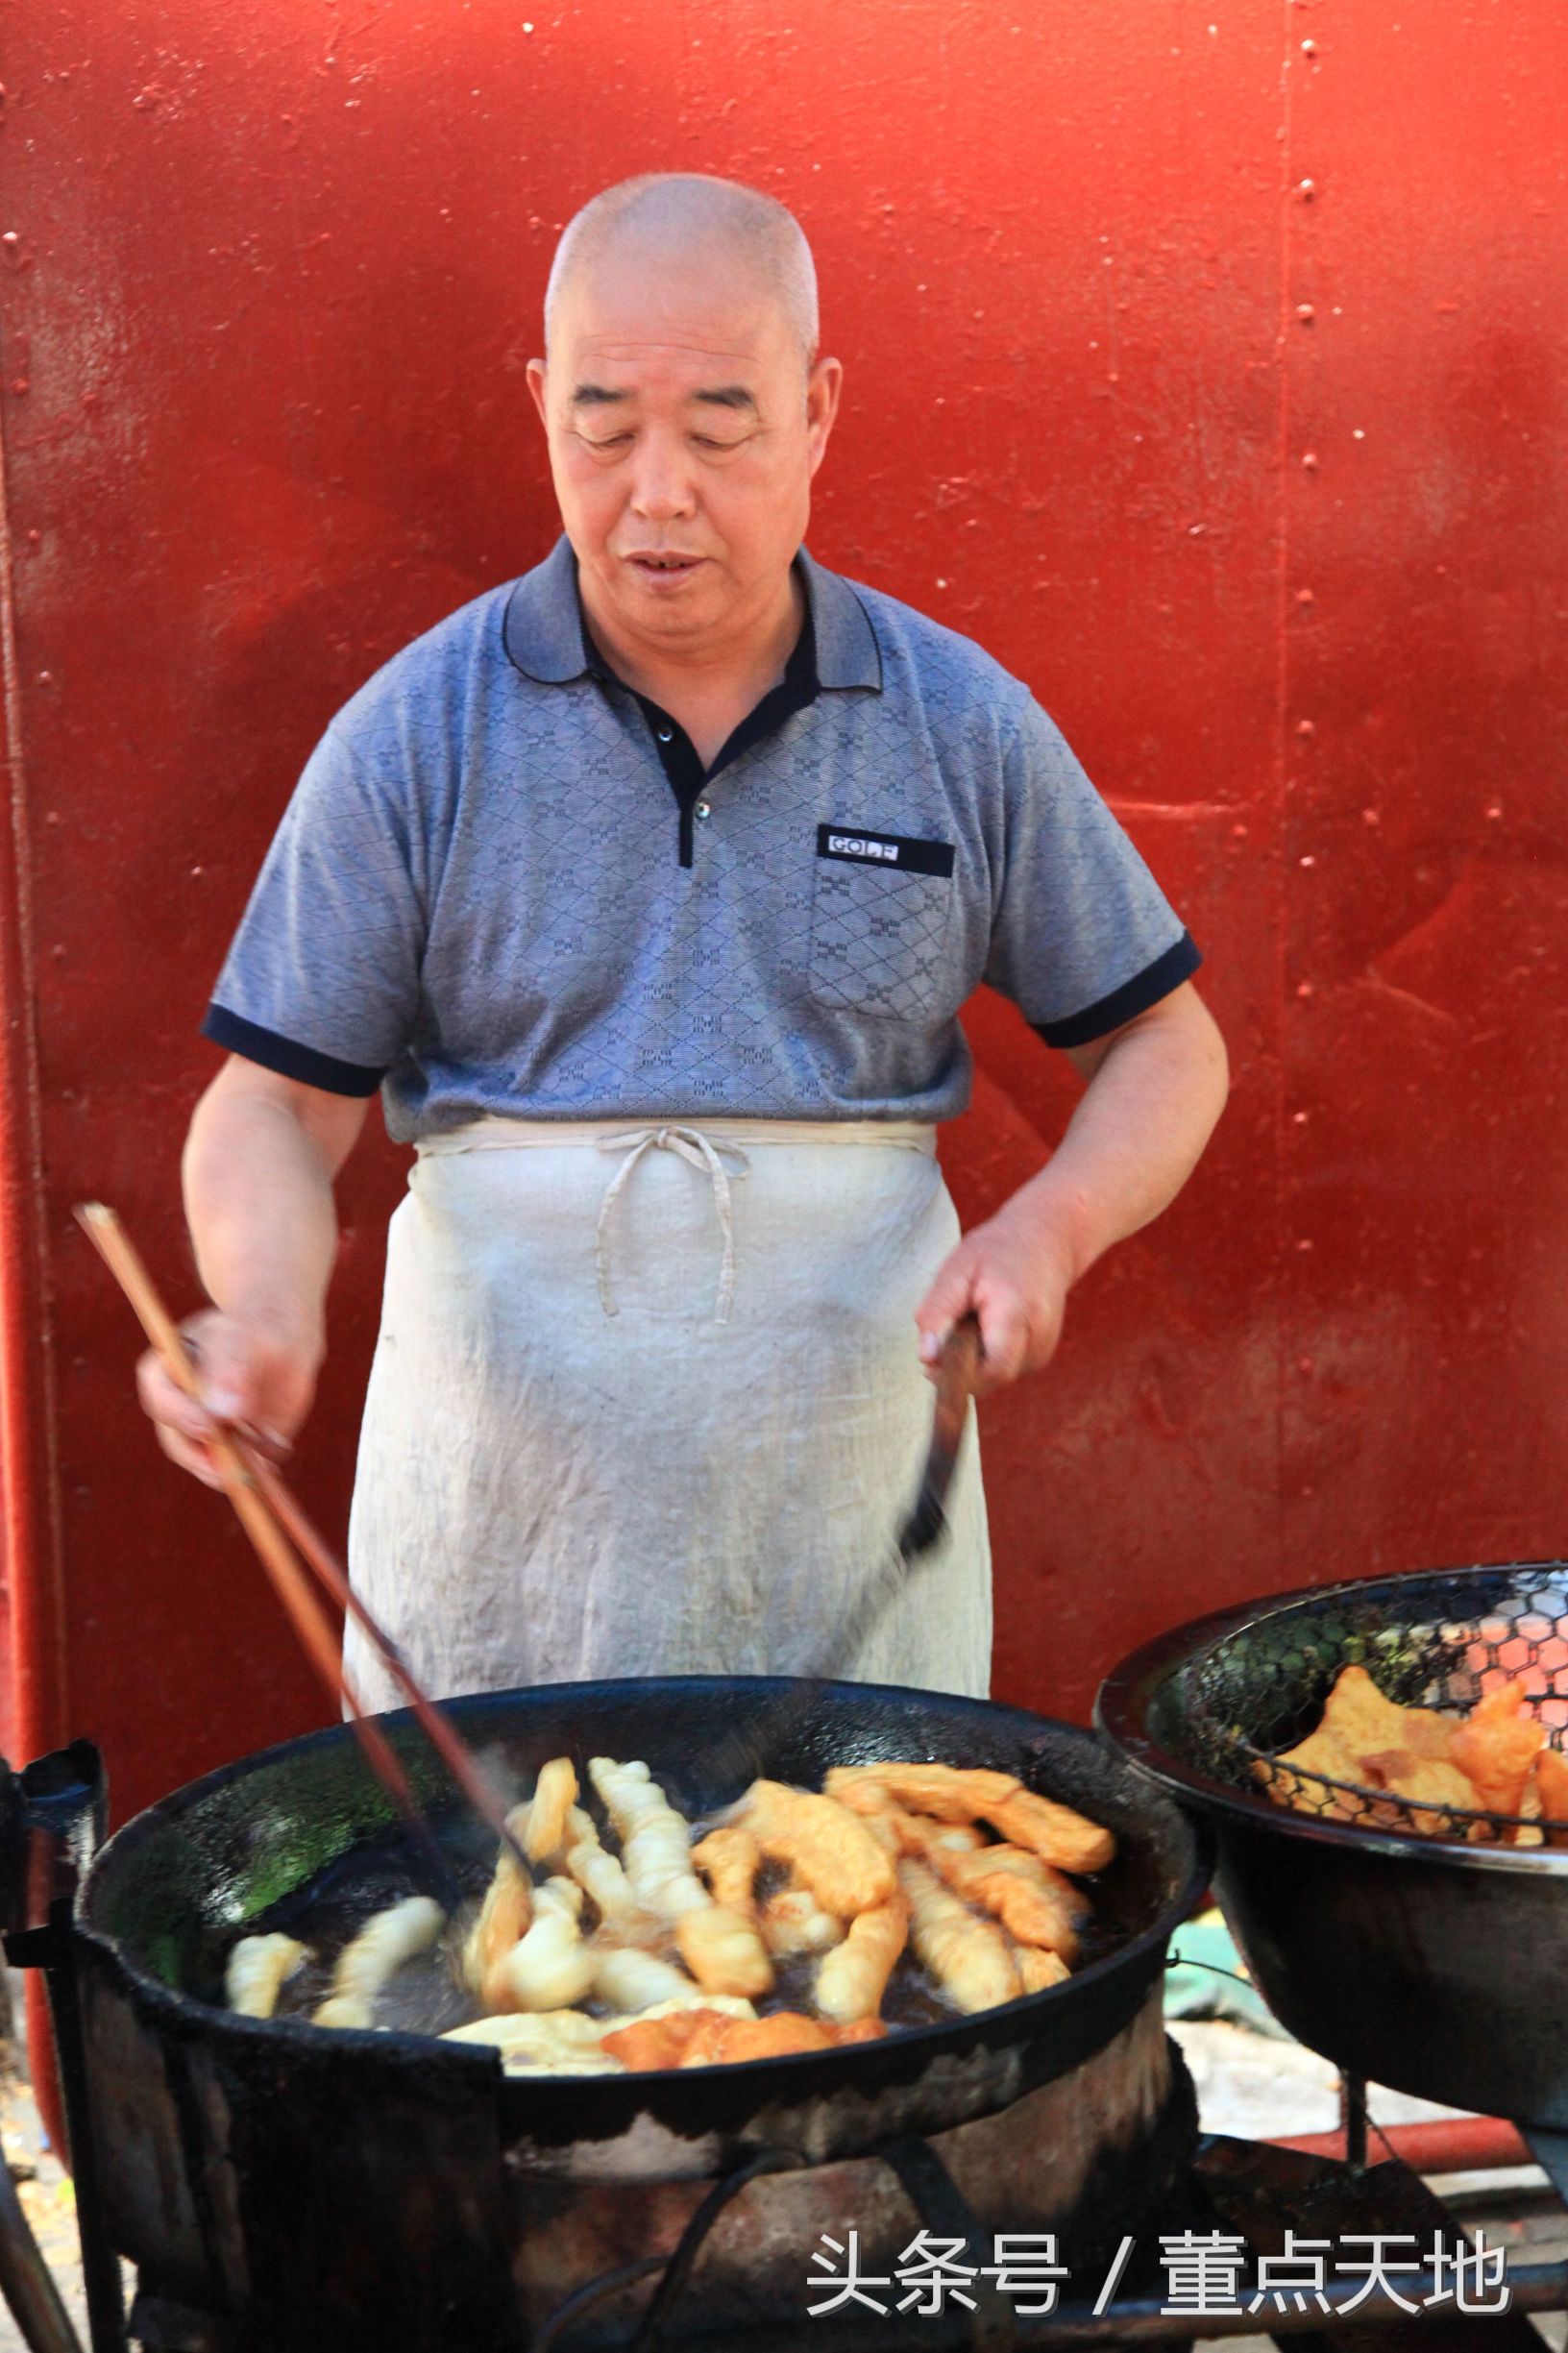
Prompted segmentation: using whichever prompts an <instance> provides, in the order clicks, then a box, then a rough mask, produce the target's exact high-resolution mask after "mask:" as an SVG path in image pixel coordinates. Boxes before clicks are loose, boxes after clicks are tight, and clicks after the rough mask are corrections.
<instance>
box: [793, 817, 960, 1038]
mask: <svg viewBox="0 0 1568 2353" xmlns="http://www.w3.org/2000/svg"><path fill="white" fill-rule="evenodd" d="M840 842H845V843H847V844H849V845H851V846H850V847H848V848H845V849H839V848H835V847H833V846H831V845H834V844H836V843H840ZM905 858H910V859H914V858H918V859H919V865H915V864H904V863H902V860H903V859H905ZM952 868H953V852H952V849H951V847H950V846H949V845H947V844H945V843H941V842H901V841H899V840H898V838H897V837H895V836H887V835H870V836H867V835H862V834H855V835H850V834H846V833H845V834H840V833H839V832H837V831H836V830H830V829H829V828H828V827H826V826H823V827H822V829H821V835H820V837H819V849H818V857H817V870H816V879H815V883H814V886H813V890H812V906H811V977H810V987H811V993H812V995H813V996H814V997H815V998H816V1000H817V1002H818V1003H819V1004H820V1005H827V1006H831V1007H832V1008H834V1009H835V1010H836V1011H842V1012H845V1013H860V1014H878V1015H881V1016H883V1017H885V1018H887V1019H890V1020H895V1021H896V1020H902V1021H911V1020H918V1019H919V1018H921V1017H925V1016H929V1015H931V1014H934V1013H938V1012H940V1011H942V1010H943V1008H944V1007H945V1006H946V1004H947V1001H948V998H949V996H950V994H951V991H950V987H949V985H948V983H949V966H950V953H949V938H950V934H951V931H952V920H953V899H954V895H955V886H954V882H953V871H952Z"/></svg>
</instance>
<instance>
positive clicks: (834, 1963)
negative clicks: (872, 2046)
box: [812, 1887, 909, 2026]
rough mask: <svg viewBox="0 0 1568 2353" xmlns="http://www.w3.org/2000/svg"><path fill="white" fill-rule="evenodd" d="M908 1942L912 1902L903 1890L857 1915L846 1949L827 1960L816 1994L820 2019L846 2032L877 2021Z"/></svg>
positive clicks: (836, 1950)
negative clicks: (897, 1964)
mask: <svg viewBox="0 0 1568 2353" xmlns="http://www.w3.org/2000/svg"><path fill="white" fill-rule="evenodd" d="M908 1942H909V1899H908V1898H907V1897H906V1896H905V1894H904V1891H903V1889H902V1888H901V1887H900V1888H895V1889H894V1893H893V1894H892V1895H891V1896H890V1897H889V1899H888V1900H887V1902H886V1903H879V1904H876V1905H874V1906H873V1908H872V1909H871V1910H870V1911H869V1912H859V1913H857V1914H856V1916H855V1918H854V1919H853V1920H852V1921H851V1922H850V1923H849V1933H848V1935H847V1936H846V1937H845V1940H844V1942H843V1944H842V1945H838V1946H835V1947H834V1949H833V1950H832V1951H831V1952H829V1953H826V1954H824V1955H823V1957H822V1960H821V1963H820V1965H819V1967H818V1971H817V1982H816V1984H815V1986H814V1987H813V1989H812V1991H813V1994H814V1996H815V1998H816V2002H817V2007H818V2009H819V2010H821V2014H822V2016H823V2017H824V2018H830V2019H833V2020H835V2021H836V2022H838V2023H839V2024H840V2025H845V2026H848V2025H853V2024H855V2023H857V2022H859V2021H861V2020H865V2019H872V2018H875V2017H876V2016H877V2014H878V2012H879V2011H880V2010H881V2007H882V1997H883V1995H884V1994H885V1993H886V1992H887V1987H888V1979H889V1978H890V1977H891V1976H892V1974H893V1972H894V1964H895V1963H896V1961H897V1959H898V1955H899V1954H900V1953H901V1952H902V1951H903V1949H904V1947H905V1945H906V1944H907V1943H908Z"/></svg>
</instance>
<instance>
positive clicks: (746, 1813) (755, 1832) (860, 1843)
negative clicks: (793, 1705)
mask: <svg viewBox="0 0 1568 2353" xmlns="http://www.w3.org/2000/svg"><path fill="white" fill-rule="evenodd" d="M742 1806H743V1809H744V1810H743V1813H742V1817H741V1818H742V1820H743V1822H744V1824H745V1826H746V1827H747V1829H748V1830H749V1831H750V1832H751V1834H752V1836H753V1837H754V1838H755V1840H756V1842H757V1844H758V1846H759V1847H760V1848H761V1849H762V1851H763V1853H764V1854H766V1855H768V1856H769V1857H771V1858H772V1860H773V1861H774V1862H782V1863H788V1864H789V1865H790V1866H791V1868H792V1869H793V1871H794V1872H795V1875H796V1877H797V1878H798V1879H800V1880H802V1881H803V1882H804V1884H805V1885H806V1886H807V1887H809V1888H810V1890H811V1892H812V1894H813V1895H814V1896H815V1897H816V1898H817V1900H818V1901H819V1902H820V1903H821V1906H822V1908H823V1910H824V1911H827V1912H832V1913H834V1914H836V1915H837V1916H838V1918H840V1919H841V1920H849V1919H852V1918H853V1917H854V1915H855V1914H856V1913H857V1912H869V1911H870V1910H871V1909H872V1907H873V1906H874V1905H876V1904H879V1903H886V1901H887V1900H888V1898H889V1897H890V1896H891V1895H892V1894H893V1892H894V1887H895V1886H896V1884H897V1879H896V1875H895V1872H894V1865H893V1862H892V1861H891V1859H890V1858H889V1856H888V1855H887V1854H886V1853H884V1851H883V1850H882V1848H881V1847H880V1846H879V1845H878V1843H877V1841H876V1840H875V1839H874V1838H873V1837H872V1836H871V1833H870V1830H869V1828H868V1827H867V1826H866V1824H865V1823H864V1822H862V1821H860V1820H859V1819H858V1818H857V1817H856V1816H855V1815H854V1814H851V1813H848V1812H846V1810H845V1807H844V1806H842V1805H838V1804H836V1803H835V1802H834V1801H833V1800H832V1799H831V1798H821V1797H811V1796H808V1795H807V1794H806V1793H805V1792H804V1791H803V1790H798V1789H790V1788H788V1787H786V1785H785V1784H784V1783H783V1782H782V1781H753V1782H752V1784H751V1786H750V1788H749V1789H748V1790H747V1794H746V1796H745V1798H744V1799H743V1800H742Z"/></svg>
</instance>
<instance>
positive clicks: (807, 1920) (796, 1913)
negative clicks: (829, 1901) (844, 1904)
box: [757, 1887, 844, 1961]
mask: <svg viewBox="0 0 1568 2353" xmlns="http://www.w3.org/2000/svg"><path fill="white" fill-rule="evenodd" d="M757 1924H758V1926H759V1927H760V1928H761V1930H762V1941H763V1943H764V1944H765V1945H766V1946H767V1948H768V1949H769V1951H770V1952H771V1953H772V1955H773V1957H774V1959H775V1960H780V1961H782V1960H785V1959H787V1958H788V1957H789V1956H790V1955H791V1954H792V1953H797V1952H827V1951H830V1950H831V1949H832V1948H833V1946H835V1945H840V1944H842V1943H843V1942H844V1923H843V1921H842V1920H840V1919H839V1918H838V1916H837V1915H836V1914H835V1913H833V1912H824V1911H823V1909H822V1907H821V1904H820V1903H819V1902H818V1900H817V1899H816V1897H815V1896H814V1895H813V1894H812V1892H811V1890H810V1888H809V1887H781V1888H779V1889H778V1890H777V1891H776V1893H774V1894H773V1895H772V1896H770V1897H769V1898H768V1900H767V1901H766V1903H764V1905H763V1907H762V1909H761V1911H760V1913H759V1914H758V1916H757Z"/></svg>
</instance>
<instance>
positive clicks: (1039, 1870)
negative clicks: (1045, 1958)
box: [929, 1846, 1089, 1966]
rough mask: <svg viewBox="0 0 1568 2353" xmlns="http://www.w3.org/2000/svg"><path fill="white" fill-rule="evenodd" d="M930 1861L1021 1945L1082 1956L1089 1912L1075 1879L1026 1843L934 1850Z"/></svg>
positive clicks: (1065, 1957)
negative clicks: (1081, 1934)
mask: <svg viewBox="0 0 1568 2353" xmlns="http://www.w3.org/2000/svg"><path fill="white" fill-rule="evenodd" d="M929 1859H930V1861H931V1863H932V1864H933V1866H934V1867H935V1869H936V1871H937V1874H938V1875H939V1876H940V1877H941V1878H943V1879H944V1880H945V1881H946V1883H947V1885H948V1886H949V1887H950V1888H952V1889H953V1891H954V1893H955V1894H957V1895H960V1896H963V1897H964V1898H966V1899H967V1900H968V1902H970V1903H978V1904H980V1905H982V1906H983V1907H984V1908H985V1910H986V1911H988V1912H991V1913H993V1914H994V1915H995V1917H996V1918H997V1919H998V1920H999V1921H1000V1922H1001V1924H1002V1925H1003V1927H1004V1928H1006V1929H1007V1931H1008V1933H1009V1935H1010V1936H1012V1937H1014V1938H1015V1939H1016V1940H1017V1943H1018V1944H1020V1945H1040V1946H1043V1947H1044V1948H1045V1949H1047V1950H1049V1951H1051V1952H1055V1953H1060V1955H1061V1957H1062V1959H1063V1960H1064V1961H1066V1963H1067V1964H1068V1965H1069V1966H1070V1965H1071V1963H1072V1962H1074V1961H1076V1960H1077V1958H1078V1950H1079V1947H1078V1923H1079V1922H1080V1921H1081V1920H1083V1919H1084V1918H1085V1917H1086V1916H1087V1914H1088V1911H1089V1905H1088V1903H1087V1901H1086V1900H1085V1898H1084V1897H1083V1896H1082V1895H1081V1894H1080V1892H1079V1891H1078V1889H1077V1888H1075V1887H1074V1886H1073V1884H1072V1882H1071V1880H1070V1879H1066V1878H1064V1876H1063V1875H1062V1874H1061V1873H1060V1872H1057V1871H1053V1870H1052V1869H1051V1867H1050V1865H1049V1864H1048V1863H1042V1862H1041V1859H1040V1857H1039V1855H1038V1854H1028V1853H1025V1851H1024V1850H1023V1849H1022V1848H1021V1847H1009V1846H1001V1847H980V1848H978V1849H976V1850H975V1851H974V1852H972V1853H969V1854H944V1853H943V1851H942V1850H941V1849H940V1848H937V1849H935V1850H934V1851H932V1853H931V1855H930V1858H929Z"/></svg>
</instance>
